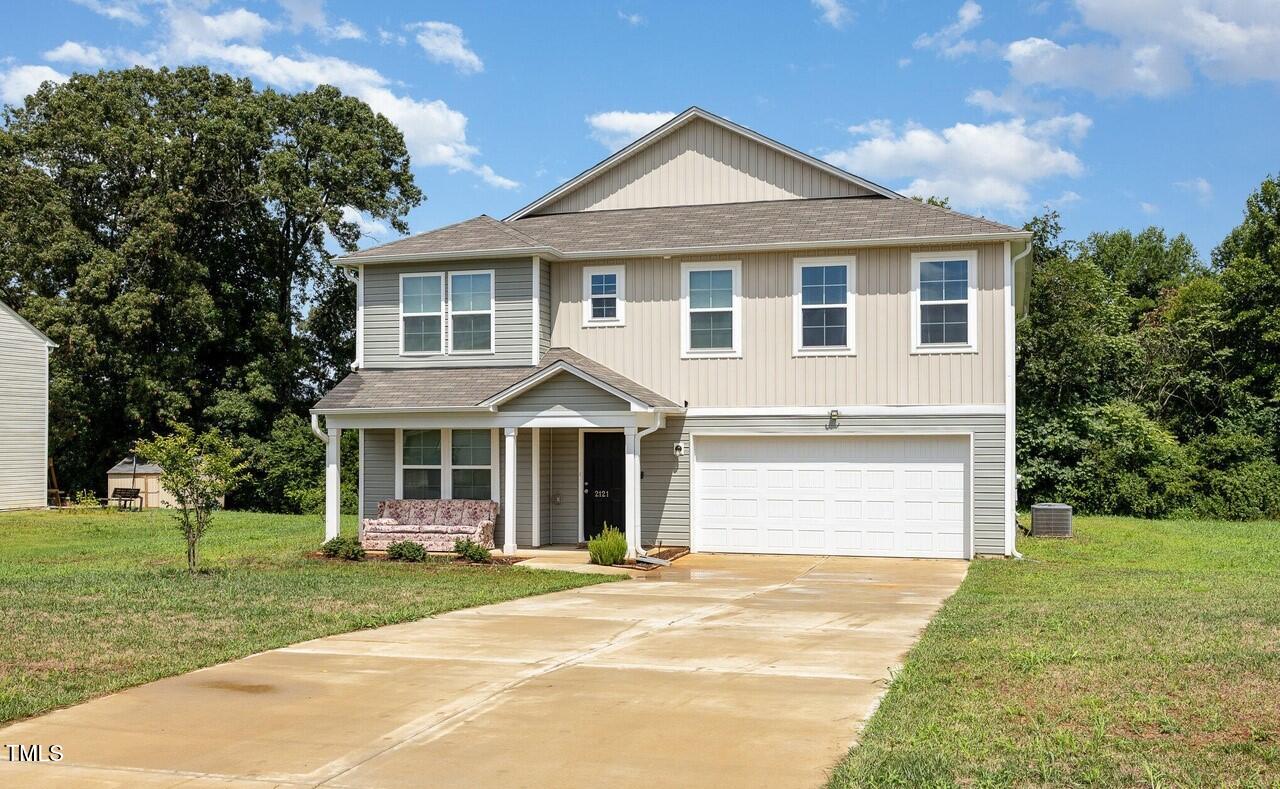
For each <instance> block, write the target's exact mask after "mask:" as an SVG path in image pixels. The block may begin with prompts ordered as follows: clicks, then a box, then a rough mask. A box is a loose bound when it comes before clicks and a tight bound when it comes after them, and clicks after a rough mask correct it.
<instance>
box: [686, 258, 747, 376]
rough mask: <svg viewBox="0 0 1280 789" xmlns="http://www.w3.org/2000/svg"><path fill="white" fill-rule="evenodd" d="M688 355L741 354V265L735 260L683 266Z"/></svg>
mask: <svg viewBox="0 0 1280 789" xmlns="http://www.w3.org/2000/svg"><path fill="white" fill-rule="evenodd" d="M683 276H684V282H683V286H682V287H683V292H682V294H681V295H682V301H683V302H684V310H683V315H682V316H681V319H682V320H681V324H682V325H681V330H682V332H683V335H684V355H685V356H686V357H696V356H741V355H742V348H741V338H742V315H741V310H740V302H741V287H742V285H741V282H740V280H741V267H740V266H739V264H738V263H737V262H736V261H734V262H726V263H700V264H687V263H686V264H685V265H684V267H683Z"/></svg>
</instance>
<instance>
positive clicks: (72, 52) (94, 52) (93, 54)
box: [44, 41, 107, 68]
mask: <svg viewBox="0 0 1280 789" xmlns="http://www.w3.org/2000/svg"><path fill="white" fill-rule="evenodd" d="M44 59H45V60H51V61H53V62H54V63H74V64H75V65H77V66H88V67H89V68H102V67H103V66H105V65H107V56H106V54H105V53H104V52H103V51H102V50H101V49H98V48H97V47H92V46H88V45H86V44H81V43H79V42H77V41H64V42H62V43H61V44H59V45H58V46H56V47H54V48H53V49H51V50H49V51H48V52H45V53H44Z"/></svg>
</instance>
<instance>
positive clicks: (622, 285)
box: [582, 266, 627, 328]
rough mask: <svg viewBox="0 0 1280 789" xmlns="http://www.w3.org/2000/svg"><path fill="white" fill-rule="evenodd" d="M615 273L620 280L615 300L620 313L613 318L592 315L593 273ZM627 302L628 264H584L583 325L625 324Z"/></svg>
mask: <svg viewBox="0 0 1280 789" xmlns="http://www.w3.org/2000/svg"><path fill="white" fill-rule="evenodd" d="M593 274H613V275H614V276H615V277H617V280H618V290H617V293H616V294H615V296H614V300H615V301H616V302H617V305H618V314H617V315H616V316H615V317H613V318H592V317H591V275H593ZM626 304H627V267H626V266H583V267H582V326H583V328H588V327H591V326H625V325H626V323H627V321H626V314H625V310H626Z"/></svg>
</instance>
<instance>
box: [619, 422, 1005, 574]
mask: <svg viewBox="0 0 1280 789" xmlns="http://www.w3.org/2000/svg"><path fill="white" fill-rule="evenodd" d="M833 432H834V434H837V435H848V436H850V437H853V436H858V435H904V436H920V435H925V434H929V433H934V434H939V433H972V434H973V465H972V469H973V470H972V474H973V498H972V501H973V506H972V513H971V526H970V528H971V529H972V530H973V537H974V552H975V553H980V554H984V553H985V554H1002V553H1004V552H1005V544H1004V539H1005V528H1004V527H1005V522H1004V495H1005V492H1004V417H1003V416H1002V415H991V416H920V415H904V416H883V417H882V416H864V417H842V418H841V419H840V420H839V424H838V426H837V427H836V428H835V430H834V431H833V430H832V429H831V428H830V426H829V423H828V420H827V418H826V417H797V416H768V417H740V416H733V417H687V418H685V419H683V420H679V419H668V422H667V427H666V428H665V429H664V430H661V431H658V432H655V433H653V434H652V435H650V436H648V437H646V438H645V439H644V441H643V442H642V443H641V454H640V466H641V468H642V469H643V470H644V479H643V480H642V482H641V484H642V485H643V489H642V495H641V501H642V502H643V504H642V507H641V510H642V512H641V538H642V541H643V542H644V544H646V545H649V544H652V543H655V542H658V543H662V544H666V545H688V544H689V495H690V494H689V490H690V474H689V468H690V463H691V462H693V461H691V458H690V454H691V452H690V447H692V454H693V455H694V460H696V453H697V445H696V438H695V436H696V435H714V434H722V435H724V434H741V435H769V434H785V435H806V434H807V435H825V436H830V435H832V434H833ZM677 441H679V442H683V443H684V445H685V453H684V455H683V456H681V457H678V458H677V457H676V456H675V453H674V452H673V447H674V445H675V443H676V442H677Z"/></svg>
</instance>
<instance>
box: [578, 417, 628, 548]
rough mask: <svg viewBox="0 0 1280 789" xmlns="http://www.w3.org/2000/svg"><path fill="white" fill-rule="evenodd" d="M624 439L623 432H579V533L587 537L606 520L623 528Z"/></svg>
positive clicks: (624, 509) (597, 530)
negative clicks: (580, 451)
mask: <svg viewBox="0 0 1280 789" xmlns="http://www.w3.org/2000/svg"><path fill="white" fill-rule="evenodd" d="M625 442H626V438H625V437H624V436H623V434H622V433H583V434H582V533H583V535H584V536H585V538H586V539H588V540H589V539H591V538H592V537H594V536H596V535H597V534H599V533H600V530H601V529H603V528H604V525H605V524H606V523H607V524H609V525H610V526H612V527H613V528H615V529H617V530H618V531H625V530H626V517H627V516H626V513H627V506H626V505H627V487H626V465H625V458H624V452H625V448H626V443H625Z"/></svg>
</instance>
